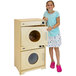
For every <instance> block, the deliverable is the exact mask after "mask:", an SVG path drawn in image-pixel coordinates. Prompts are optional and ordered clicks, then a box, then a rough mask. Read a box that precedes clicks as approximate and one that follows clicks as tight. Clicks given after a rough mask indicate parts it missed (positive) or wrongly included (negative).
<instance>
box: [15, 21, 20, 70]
mask: <svg viewBox="0 0 76 76" xmlns="http://www.w3.org/2000/svg"><path fill="white" fill-rule="evenodd" d="M20 38H21V37H20V22H19V21H16V20H15V21H14V65H15V66H16V67H17V69H18V70H19V71H20Z"/></svg>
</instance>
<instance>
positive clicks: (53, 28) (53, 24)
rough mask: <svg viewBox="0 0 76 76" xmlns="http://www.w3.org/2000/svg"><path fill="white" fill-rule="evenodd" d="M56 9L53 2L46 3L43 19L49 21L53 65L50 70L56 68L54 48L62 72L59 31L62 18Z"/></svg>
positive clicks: (57, 66) (58, 69)
mask: <svg viewBox="0 0 76 76" xmlns="http://www.w3.org/2000/svg"><path fill="white" fill-rule="evenodd" d="M54 7H55V5H54V2H53V1H47V2H46V12H45V13H44V16H43V19H44V20H46V21H47V25H48V29H47V31H48V47H49V53H50V57H51V64H50V68H52V69H53V68H55V61H54V59H53V48H54V50H55V53H56V58H57V65H56V68H57V72H61V71H62V68H61V65H60V52H59V46H60V45H61V37H60V31H59V25H60V16H59V13H58V12H57V11H54V10H53V8H54Z"/></svg>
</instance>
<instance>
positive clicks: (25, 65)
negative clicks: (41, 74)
mask: <svg viewBox="0 0 76 76" xmlns="http://www.w3.org/2000/svg"><path fill="white" fill-rule="evenodd" d="M32 53H36V54H37V55H38V61H37V62H36V63H35V64H30V63H29V62H28V57H29V56H30V55H31V54H32ZM42 65H45V49H44V48H41V49H35V50H29V51H24V52H21V70H24V69H31V68H35V67H39V66H42Z"/></svg>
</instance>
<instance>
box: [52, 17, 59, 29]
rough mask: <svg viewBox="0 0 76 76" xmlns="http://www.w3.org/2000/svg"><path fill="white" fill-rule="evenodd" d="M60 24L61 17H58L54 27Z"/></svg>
mask: <svg viewBox="0 0 76 76" xmlns="http://www.w3.org/2000/svg"><path fill="white" fill-rule="evenodd" d="M59 25H60V17H57V18H56V24H55V25H54V26H53V29H55V28H56V27H58V26H59Z"/></svg>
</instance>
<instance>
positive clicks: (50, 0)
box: [46, 0, 55, 11]
mask: <svg viewBox="0 0 76 76" xmlns="http://www.w3.org/2000/svg"><path fill="white" fill-rule="evenodd" d="M49 2H52V4H53V6H55V5H54V2H53V1H52V0H49V1H47V2H46V6H47V5H48V3H49ZM46 10H47V11H48V9H47V8H46Z"/></svg>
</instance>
